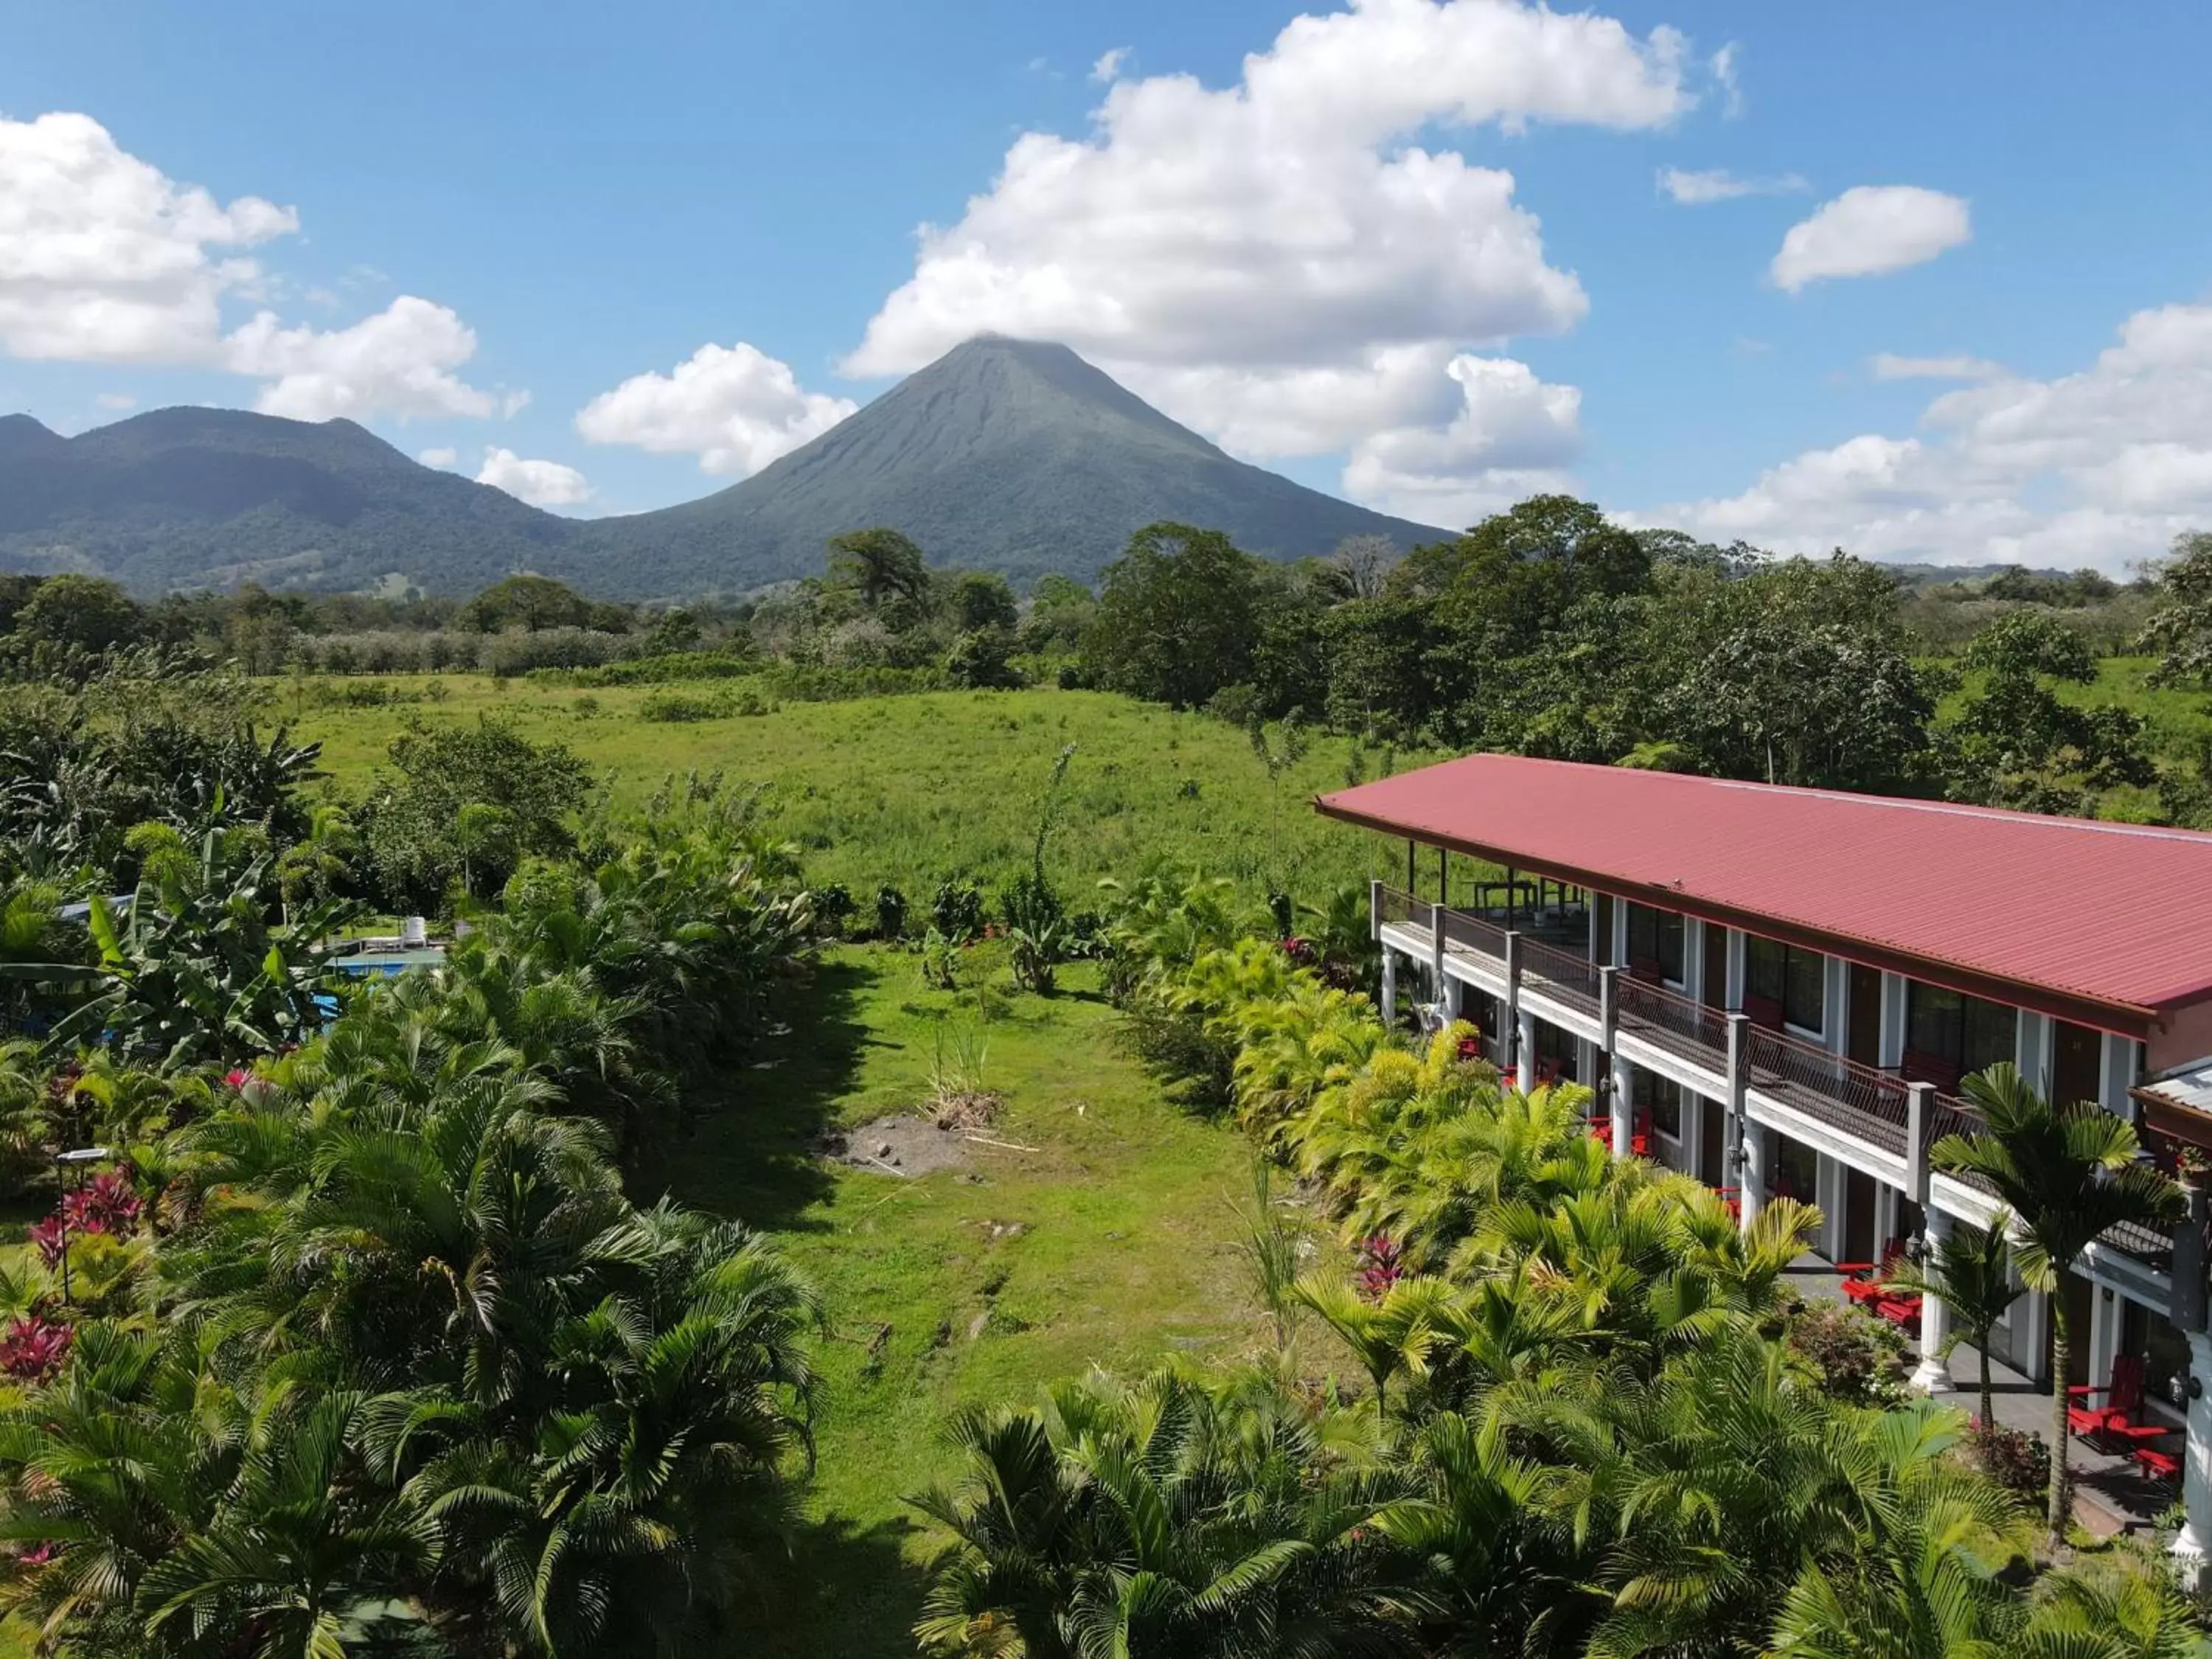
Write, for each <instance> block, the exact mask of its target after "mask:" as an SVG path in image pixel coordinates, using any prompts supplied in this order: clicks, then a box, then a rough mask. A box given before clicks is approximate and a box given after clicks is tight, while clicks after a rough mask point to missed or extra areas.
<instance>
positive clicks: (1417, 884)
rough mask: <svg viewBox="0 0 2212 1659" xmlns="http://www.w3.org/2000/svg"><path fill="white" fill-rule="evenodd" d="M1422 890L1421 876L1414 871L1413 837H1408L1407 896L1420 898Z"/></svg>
mask: <svg viewBox="0 0 2212 1659" xmlns="http://www.w3.org/2000/svg"><path fill="white" fill-rule="evenodd" d="M1420 892H1421V880H1420V878H1419V876H1418V875H1416V874H1415V873H1414V871H1413V837H1412V836H1407V837H1406V896H1407V897H1408V898H1418V897H1419V896H1420Z"/></svg>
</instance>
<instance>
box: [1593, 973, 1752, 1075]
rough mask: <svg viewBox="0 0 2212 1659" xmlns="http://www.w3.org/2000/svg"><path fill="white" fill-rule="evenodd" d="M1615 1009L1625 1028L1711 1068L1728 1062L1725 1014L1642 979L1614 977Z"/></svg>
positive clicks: (1720, 1066)
mask: <svg viewBox="0 0 2212 1659" xmlns="http://www.w3.org/2000/svg"><path fill="white" fill-rule="evenodd" d="M1613 1006H1614V1012H1615V1014H1616V1015H1617V1017H1618V1018H1619V1019H1620V1028H1621V1030H1625V1031H1628V1032H1631V1033H1632V1034H1633V1035H1635V1036H1640V1037H1642V1038H1643V1039H1644V1041H1646V1042H1655V1043H1656V1044H1657V1045H1658V1046H1659V1047H1661V1048H1667V1049H1669V1050H1671V1051H1672V1052H1674V1054H1679V1055H1680V1056H1681V1057H1682V1058H1683V1059H1685V1060H1689V1061H1690V1062H1692V1064H1693V1065H1704V1066H1708V1067H1711V1068H1714V1069H1724V1068H1725V1067H1726V1066H1727V1064H1728V1016H1727V1015H1726V1014H1724V1013H1723V1012H1721V1011H1720V1010H1719V1009H1717V1008H1708V1007H1706V1006H1705V1005H1704V1004H1703V1003H1700V1002H1692V1000H1690V999H1689V998H1687V997H1686V996H1681V995H1679V994H1676V993H1675V992H1673V991H1670V990H1668V989H1667V987H1665V986H1663V985H1653V984H1650V983H1649V982H1648V981H1644V980H1638V979H1631V978H1629V977H1628V976H1627V975H1620V977H1618V978H1617V979H1615V980H1614V981H1613Z"/></svg>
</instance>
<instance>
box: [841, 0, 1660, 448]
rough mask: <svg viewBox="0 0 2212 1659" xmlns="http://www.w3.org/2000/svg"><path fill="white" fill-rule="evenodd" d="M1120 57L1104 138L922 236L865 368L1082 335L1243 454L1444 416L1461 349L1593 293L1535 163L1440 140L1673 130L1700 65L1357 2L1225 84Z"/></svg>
mask: <svg viewBox="0 0 2212 1659" xmlns="http://www.w3.org/2000/svg"><path fill="white" fill-rule="evenodd" d="M1114 68H1115V70H1116V72H1117V78H1116V79H1115V81H1114V82H1113V84H1112V85H1111V87H1110V88H1109V91H1108V92H1107V93H1106V94H1105V96H1104V99H1103V102H1102V103H1101V104H1100V106H1099V107H1098V109H1097V112H1095V117H1094V122H1093V126H1092V130H1091V132H1090V133H1089V134H1088V135H1086V136H1084V137H1060V136H1058V135H1054V134H1050V133H1042V132H1030V133H1025V134H1024V135H1023V136H1022V137H1019V138H1018V140H1017V141H1016V142H1015V143H1014V144H1013V146H1012V148H1011V149H1009V150H1008V151H1007V154H1006V161H1005V163H1004V165H1003V167H1002V168H1001V170H1000V174H999V176H998V178H997V179H995V180H994V182H993V184H992V185H991V187H990V188H989V189H988V190H987V191H985V192H983V193H982V194H981V195H978V196H976V197H974V198H973V199H971V200H970V201H969V203H968V204H967V207H966V209H965V210H964V212H963V214H962V216H960V218H959V219H958V221H957V222H955V223H952V224H950V225H945V226H925V227H923V228H922V229H921V233H920V236H919V243H920V246H919V252H918V255H917V258H916V261H915V271H914V275H913V276H912V277H911V278H910V279H909V280H908V282H906V283H903V284H902V286H901V287H900V288H899V289H897V290H896V292H894V293H893V294H892V295H890V297H889V298H888V299H887V300H886V301H884V305H883V307H881V309H880V310H878V313H877V314H876V315H875V317H874V318H873V319H872V320H871V321H870V322H869V324H868V326H867V329H866V334H865V335H864V337H863V338H862V340H861V342H860V345H859V346H858V348H857V349H855V350H854V352H853V353H852V354H851V356H849V357H848V358H847V360H846V362H845V363H844V365H843V366H844V368H846V369H847V370H848V372H850V373H853V374H864V375H877V374H900V373H904V372H907V371H909V370H912V369H914V368H919V367H921V365H922V364H924V363H926V362H929V361H931V360H932V359H933V358H935V357H936V356H939V355H941V354H942V353H943V352H945V351H946V350H948V349H951V347H953V346H954V345H957V344H958V343H960V342H961V341H963V340H965V339H969V338H970V337H974V336H975V335H977V334H981V333H985V332H992V331H995V332H1000V333H1005V334H1010V335H1014V336H1017V337H1023V338H1031V339H1049V340H1058V341H1061V342H1064V343H1066V344H1068V345H1071V346H1073V347H1074V348H1075V349H1077V350H1079V351H1080V352H1082V353H1083V354H1084V355H1085V356H1086V357H1088V358H1089V359H1091V361H1092V362H1096V363H1097V364H1099V365H1100V366H1101V367H1102V368H1105V369H1106V370H1107V371H1108V372H1109V374H1113V375H1115V377H1116V378H1117V379H1120V380H1123V381H1124V382H1125V383H1127V384H1128V385H1129V386H1132V387H1133V388H1134V389H1135V390H1136V391H1137V392H1139V393H1140V394H1142V395H1144V396H1146V397H1147V398H1151V399H1152V400H1153V401H1155V402H1156V403H1158V404H1159V405H1160V406H1161V407H1162V408H1164V409H1165V410H1167V411H1168V412H1169V413H1170V414H1171V415H1173V416H1176V418H1177V419H1179V420H1182V421H1183V422H1187V423H1188V424H1189V425H1191V426H1194V427H1195V428H1198V429H1199V430H1200V431H1202V432H1206V433H1208V434H1209V435H1214V436H1216V437H1217V438H1218V439H1219V440H1220V441H1222V442H1224V443H1225V445H1226V446H1227V447H1230V448H1231V449H1232V450H1235V451H1237V452H1238V453H1245V454H1252V455H1267V456H1282V455H1297V454H1323V453H1334V452H1335V451H1338V450H1340V449H1342V448H1344V447H1346V444H1347V443H1349V442H1352V441H1357V440H1358V439H1359V438H1362V437H1364V436H1366V435H1370V434H1373V433H1375V432H1376V431H1378V430H1395V429H1396V428H1398V427H1400V426H1401V425H1403V424H1406V423H1408V422H1431V423H1434V424H1436V425H1437V426H1439V427H1441V426H1443V425H1444V424H1446V423H1448V422H1451V421H1452V420H1453V419H1454V418H1455V413H1454V411H1455V410H1458V409H1459V408H1460V407H1461V405H1462V388H1461V387H1459V386H1457V385H1456V384H1455V382H1454V381H1453V380H1452V379H1451V378H1450V377H1449V375H1448V374H1447V373H1446V368H1447V365H1449V363H1451V362H1453V361H1454V360H1455V357H1456V356H1458V355H1459V354H1461V353H1463V352H1466V351H1468V350H1471V349H1483V350H1486V351H1487V350H1493V349H1495V348H1496V347H1497V345H1498V343H1500V342H1502V341H1504V340H1505V339H1507V338H1509V337H1512V336H1515V335H1521V334H1528V333H1556V332H1559V331H1563V330H1565V329H1568V328H1571V327H1572V326H1573V325H1575V324H1576V323H1577V321H1579V320H1580V319H1581V318H1582V317H1583V313H1585V311H1586V310H1587V309H1588V305H1589V302H1588V300H1587V298H1586V296H1585V295H1584V294H1583V289H1582V285H1581V283H1579V282H1578V281H1577V279H1576V277H1575V276H1574V275H1573V274H1572V273H1571V272H1569V271H1566V270H1559V269H1558V268H1556V267H1554V266H1553V265H1552V264H1550V263H1549V262H1548V261H1547V258H1546V256H1545V250H1544V244H1543V238H1542V234H1541V227H1540V225H1539V224H1538V222H1537V220H1536V217H1535V216H1534V214H1532V213H1530V212H1529V211H1528V210H1527V209H1526V208H1524V207H1522V205H1521V204H1519V203H1518V202H1517V201H1516V199H1515V192H1514V179H1513V177H1512V175H1511V174H1510V173H1507V172H1505V171H1504V170H1502V169H1499V168H1496V167H1484V166H1480V165H1477V164H1475V163H1474V162H1471V161H1468V159H1467V158H1466V157H1465V156H1463V155H1460V154H1459V153H1458V152H1457V151H1456V150H1455V149H1451V148H1449V147H1447V146H1446V145H1445V144H1443V143H1442V142H1441V141H1440V139H1439V137H1438V136H1437V135H1439V134H1441V133H1445V132H1449V131H1450V130H1453V129H1467V128H1472V127H1477V126H1483V125H1494V126H1496V127H1498V128H1501V129H1504V130H1506V131H1518V130H1520V129H1522V128H1523V127H1526V126H1527V125H1530V124H1532V123H1536V122H1556V123H1576V124H1580V125H1592V126H1599V127H1605V128H1613V129H1619V130H1636V129H1648V128H1651V127H1656V126H1661V125H1665V124H1666V123H1668V122H1669V121H1671V120H1673V119H1674V118H1676V117H1677V116H1679V115H1680V114H1682V113H1683V112H1686V110H1688V109H1690V108H1691V107H1692V106H1693V105H1694V104H1695V102H1696V98H1695V95H1694V94H1692V92H1691V91H1690V90H1689V89H1688V88H1687V86H1686V76H1688V75H1690V74H1692V73H1693V72H1699V66H1698V65H1696V64H1692V61H1691V60H1690V58H1689V57H1688V52H1687V43H1686V41H1685V40H1683V39H1682V37H1681V36H1680V35H1679V34H1677V33H1674V31H1673V30H1670V29H1667V28H1663V27H1662V28H1657V29H1654V30H1653V31H1651V33H1649V34H1648V35H1644V36H1638V35H1636V34H1634V33H1631V32H1630V31H1629V30H1628V29H1627V28H1626V27H1623V26H1622V25H1621V24H1620V22H1619V21H1615V20H1613V19H1612V18H1608V17H1604V16H1601V15H1595V14H1589V13H1582V14H1572V15H1570V14H1566V13H1563V12H1556V11H1553V10H1551V9H1547V8H1546V7H1542V6H1539V5H1533V4H1522V3H1518V0H1353V3H1352V6H1351V7H1350V9H1348V10H1345V11H1341V12H1336V13H1332V14H1330V15H1314V16H1302V17H1299V18H1297V19H1295V20H1293V21H1291V23H1290V24H1289V25H1288V26H1287V27H1285V28H1284V29H1283V30H1282V31H1281V33H1279V34H1278V35H1277V36H1276V38H1275V39H1274V40H1273V42H1272V43H1271V44H1270V45H1269V46H1267V48H1266V49H1264V50H1262V51H1260V52H1255V53H1253V54H1251V55H1250V56H1249V57H1248V58H1246V59H1245V61H1244V64H1243V73H1242V75H1241V76H1240V77H1239V79H1238V81H1237V82H1236V83H1235V84H1233V85H1231V86H1226V87H1220V88H1215V87H1208V86H1206V85H1204V84H1202V83H1200V82H1199V81H1198V80H1197V79H1196V78H1194V77H1193V76H1188V75H1161V76H1145V77H1141V78H1125V77H1123V76H1121V71H1124V70H1126V64H1121V63H1116V64H1115V65H1114ZM1360 476H1361V477H1362V478H1363V479H1364V478H1367V477H1370V476H1378V477H1379V476H1380V472H1379V471H1363V472H1362V473H1361V475H1360ZM1347 483H1348V484H1349V483H1350V480H1347Z"/></svg>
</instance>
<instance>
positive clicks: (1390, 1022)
mask: <svg viewBox="0 0 2212 1659" xmlns="http://www.w3.org/2000/svg"><path fill="white" fill-rule="evenodd" d="M1397 1023H1398V953H1397V952H1396V951H1393V950H1392V949H1390V947H1389V945H1384V946H1383V1024H1384V1025H1385V1026H1386V1027H1389V1026H1395V1024H1397Z"/></svg>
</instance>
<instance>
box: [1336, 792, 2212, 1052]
mask: <svg viewBox="0 0 2212 1659" xmlns="http://www.w3.org/2000/svg"><path fill="white" fill-rule="evenodd" d="M1315 805H1316V809H1317V810H1319V811H1322V812H1323V813H1325V814H1327V815H1328V816H1329V817H1336V818H1341V819H1345V820H1346V821H1347V822H1350V823H1358V824H1363V825H1365V826H1366V827H1368V828H1370V829H1380V830H1383V831H1386V832H1388V833H1389V834H1391V835H1395V836H1407V837H1410V838H1412V839H1413V840H1415V841H1419V842H1425V843H1427V844H1429V845H1431V846H1445V847H1449V848H1453V849H1455V850H1456V851H1460V852H1464V853H1469V854H1474V855H1476V856H1479V857H1483V858H1487V859H1490V860H1494V861H1496V862H1498V863H1500V864H1505V865H1510V866H1517V867H1518V868H1520V869H1522V870H1526V871H1528V872H1532V873H1542V874H1547V875H1551V876H1555V877H1558V878H1562V879H1565V880H1567V881H1571V882H1574V883H1576V884H1578V885H1583V886H1587V887H1591V888H1595V889H1597V890H1601V891H1606V892H1612V893H1614V894H1617V895H1620V896H1626V897H1631V898H1636V899H1639V900H1643V901H1644V902H1650V903H1652V904H1656V905H1660V906H1662V907H1665V908H1672V909H1675V910H1680V911H1682V912H1684V913H1685V914H1687V915H1703V916H1704V917H1705V918H1706V919H1707V920H1709V921H1723V922H1729V923H1732V924H1733V925H1735V926H1740V927H1750V928H1751V929H1752V930H1753V931H1754V932H1759V933H1768V934H1770V935H1772V936H1775V937H1779V938H1784V939H1797V940H1800V941H1802V942H1807V943H1812V944H1817V945H1821V946H1823V947H1824V948H1826V949H1828V950H1830V951H1832V952H1833V953H1834V954H1836V955H1839V956H1844V957H1852V958H1854V959H1856V960H1859V961H1863V962H1868V963H1872V964H1874V965H1875V966H1878V967H1885V968H1889V969H1893V970H1895V971H1899V972H1908V973H1912V974H1914V975H1916V976H1917V977H1920V978H1924V979H1929V980H1932V981H1935V982H1937V983H1949V984H1953V985H1954V986H1956V987H1958V988H1960V989H1963V990H1968V991H1974V992H1977V993H1978V994H1983V995H1990V994H1996V993H1997V992H2001V991H2007V990H2010V991H2018V992H2033V991H2040V992H2043V993H2045V995H2044V996H2041V997H2037V996H2033V995H2027V994H2015V995H2011V996H2008V997H2007V998H2005V1000H2010V1001H2015V1002H2018V1003H2021V1005H2023V1006H2029V1007H2036V1006H2042V1007H2043V1009H2044V1011H2045V1012H2057V1013H2061V1014H2063V1016H2064V1017H2066V1018H2081V1019H2086V1020H2088V1021H2089V1022H2090V1023H2093V1024H2104V1025H2106V1026H2107V1027H2110V1028H2112V1029H2120V1030H2126V1029H2130V1028H2138V1027H2140V1026H2141V1025H2142V1024H2144V1023H2145V1022H2146V1021H2147V1020H2148V1019H2154V1018H2158V1017H2159V1016H2160V1014H2161V1013H2163V1012H2165V1011H2167V1010H2170V1009H2172V1008H2176V1007H2179V1006H2182V1005H2185V1004H2187V1003H2191V1002H2195V1001H2198V1000H2203V999H2204V998H2206V997H2208V996H2212V835H2208V834H2202V833H2199V832H2197V831H2192V830H2187V829H2153V828H2148V827H2145V826H2142V825H2138V824H2126V823H2095V822H2092V821H2090V820H2087V819H2083V818H2059V817H2040V816H2038V815H2036V814H2033V813H2027V812H2004V811H1995V810H1992V809H1990V808H1985V807H1974V806H1954V805H1947V804H1945V803H1942V802H1940V801H1920V800H1899V799H1890V798H1887V797H1884V796H1878V795H1852V794H1844V793H1838V792H1834V791H1830V790H1824V789H1789V788H1778V787H1774V786H1772V785H1771V784H1757V783H1736V782H1731V781H1727V780H1724V779H1718V778H1700V777H1687V776H1682V775H1676V774H1671V773H1664V772H1646V771H1640V770H1636V769H1630V768H1624V767H1612V766H1583V765H1577V764H1575V763H1570V762H1565V761H1545V760H1530V759H1527V758H1525V757H1521V756H1517V755H1470V756H1468V757H1466V758H1465V759H1462V760H1455V761H1446V762H1444V763H1442V764H1441V765H1437V766H1429V767H1424V768H1422V769H1419V771H1413V772H1406V773H1401V774H1400V775H1398V776H1396V777H1394V778H1384V779H1382V780H1379V781H1376V782H1374V783H1366V784H1361V785H1359V786H1358V787H1356V788H1351V789H1343V790H1339V791H1337V792H1336V793H1334V794H1328V795H1323V796H1322V797H1321V798H1320V799H1318V800H1317V801H1316V803H1315ZM1762 922H1764V923H1766V924H1769V925H1767V926H1764V927H1762V926H1760V925H1759V924H1760V923H1762ZM2082 1004H2088V1005H2094V1006H2087V1007H2085V1006H2081V1005H2082Z"/></svg>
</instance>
